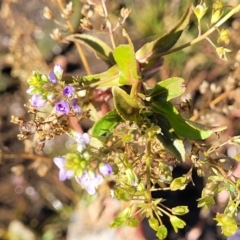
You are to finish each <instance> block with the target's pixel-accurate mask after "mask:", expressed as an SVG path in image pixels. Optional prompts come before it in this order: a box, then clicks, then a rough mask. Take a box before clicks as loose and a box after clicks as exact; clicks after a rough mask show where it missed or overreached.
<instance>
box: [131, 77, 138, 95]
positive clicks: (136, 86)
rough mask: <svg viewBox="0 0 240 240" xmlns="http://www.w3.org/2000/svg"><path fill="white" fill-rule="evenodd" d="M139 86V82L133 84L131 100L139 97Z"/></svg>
mask: <svg viewBox="0 0 240 240" xmlns="http://www.w3.org/2000/svg"><path fill="white" fill-rule="evenodd" d="M138 84H139V82H137V81H136V82H134V83H133V85H132V88H131V92H130V96H131V98H134V99H135V97H136V95H137V89H138Z"/></svg>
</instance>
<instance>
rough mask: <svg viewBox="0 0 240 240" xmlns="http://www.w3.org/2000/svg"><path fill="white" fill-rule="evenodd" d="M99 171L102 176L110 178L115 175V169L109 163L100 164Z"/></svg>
mask: <svg viewBox="0 0 240 240" xmlns="http://www.w3.org/2000/svg"><path fill="white" fill-rule="evenodd" d="M99 171H100V173H101V174H102V175H104V176H108V175H111V174H112V173H113V169H112V167H111V165H110V164H109V163H100V164H99Z"/></svg>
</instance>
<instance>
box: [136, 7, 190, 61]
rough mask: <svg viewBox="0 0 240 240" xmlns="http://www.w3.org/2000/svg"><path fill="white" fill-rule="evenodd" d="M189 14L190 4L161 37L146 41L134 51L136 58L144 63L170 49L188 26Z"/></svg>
mask: <svg viewBox="0 0 240 240" xmlns="http://www.w3.org/2000/svg"><path fill="white" fill-rule="evenodd" d="M191 14H192V6H191V5H190V6H189V7H188V8H187V10H186V12H185V13H184V14H183V16H182V17H181V19H180V20H179V22H178V23H177V24H176V26H175V27H173V28H172V30H170V31H169V32H168V33H166V34H165V35H163V36H162V37H160V38H157V39H156V40H154V41H152V42H149V43H146V44H145V45H144V46H143V47H141V48H140V49H139V50H138V51H137V52H136V59H137V60H138V61H139V62H140V63H145V62H147V61H150V60H152V59H153V58H154V55H156V54H160V53H163V52H166V51H168V50H169V49H171V48H172V47H173V46H174V45H175V44H176V42H177V41H178V39H179V38H180V36H181V34H182V32H183V30H184V29H185V28H186V27H187V26H188V24H189V20H190V16H191ZM159 57H160V56H158V57H157V58H155V61H152V63H151V64H154V63H155V62H156V61H157V60H158V59H159Z"/></svg>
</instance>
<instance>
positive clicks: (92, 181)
mask: <svg viewBox="0 0 240 240" xmlns="http://www.w3.org/2000/svg"><path fill="white" fill-rule="evenodd" d="M75 137H76V141H77V144H78V151H79V153H68V154H67V155H66V156H65V157H55V158H54V159H53V161H54V163H55V164H56V166H57V167H58V168H59V179H60V181H64V180H66V179H70V178H72V177H75V179H76V181H77V182H78V183H80V184H81V186H82V187H83V188H84V189H85V190H86V191H87V192H88V193H89V194H90V195H93V194H95V193H96V189H97V187H98V186H99V185H100V184H101V183H102V182H103V176H109V175H111V174H112V173H113V169H112V167H111V165H110V164H109V163H100V164H99V166H98V170H99V173H96V172H94V170H93V169H92V168H91V167H86V165H87V162H88V160H89V158H88V157H87V158H86V157H85V158H84V154H82V153H83V150H84V149H85V148H86V147H87V145H89V143H90V137H89V135H88V134H87V133H84V134H79V133H76V134H75Z"/></svg>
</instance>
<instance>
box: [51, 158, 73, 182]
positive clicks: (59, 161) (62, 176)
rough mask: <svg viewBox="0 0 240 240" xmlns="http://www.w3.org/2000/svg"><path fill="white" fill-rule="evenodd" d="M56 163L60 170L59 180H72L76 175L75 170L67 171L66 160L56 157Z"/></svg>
mask: <svg viewBox="0 0 240 240" xmlns="http://www.w3.org/2000/svg"><path fill="white" fill-rule="evenodd" d="M53 161H54V163H55V164H56V165H57V167H58V168H59V170H60V171H59V180H60V181H64V180H66V179H70V178H71V177H73V175H74V170H67V169H66V168H65V161H66V160H65V158H63V157H55V158H54V159H53Z"/></svg>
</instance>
